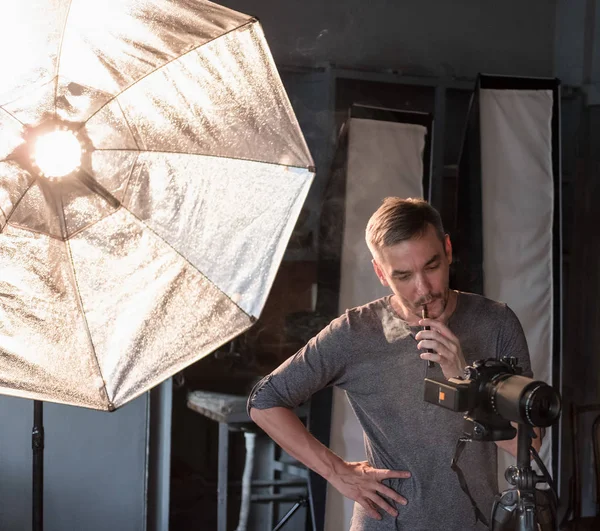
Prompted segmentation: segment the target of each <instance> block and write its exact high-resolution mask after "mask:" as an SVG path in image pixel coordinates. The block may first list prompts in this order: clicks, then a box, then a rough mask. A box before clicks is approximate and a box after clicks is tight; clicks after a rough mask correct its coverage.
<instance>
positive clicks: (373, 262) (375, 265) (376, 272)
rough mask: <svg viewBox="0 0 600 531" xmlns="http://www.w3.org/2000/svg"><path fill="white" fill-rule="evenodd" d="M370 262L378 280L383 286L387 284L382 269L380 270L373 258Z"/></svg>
mask: <svg viewBox="0 0 600 531" xmlns="http://www.w3.org/2000/svg"><path fill="white" fill-rule="evenodd" d="M371 263H372V264H373V269H374V270H375V274H376V275H377V278H378V279H379V282H381V284H382V285H383V286H386V287H387V286H389V284H388V281H387V280H386V279H385V275H384V274H383V271H382V270H381V267H380V266H379V264H378V263H377V261H376V260H375V258H373V260H371Z"/></svg>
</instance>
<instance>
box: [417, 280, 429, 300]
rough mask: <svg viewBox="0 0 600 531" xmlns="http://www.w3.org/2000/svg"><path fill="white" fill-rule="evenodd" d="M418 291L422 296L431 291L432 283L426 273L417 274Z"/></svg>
mask: <svg viewBox="0 0 600 531" xmlns="http://www.w3.org/2000/svg"><path fill="white" fill-rule="evenodd" d="M417 293H418V294H419V296H420V297H424V296H426V295H429V294H430V293H431V283H430V282H429V279H428V278H427V277H426V276H425V275H418V276H417Z"/></svg>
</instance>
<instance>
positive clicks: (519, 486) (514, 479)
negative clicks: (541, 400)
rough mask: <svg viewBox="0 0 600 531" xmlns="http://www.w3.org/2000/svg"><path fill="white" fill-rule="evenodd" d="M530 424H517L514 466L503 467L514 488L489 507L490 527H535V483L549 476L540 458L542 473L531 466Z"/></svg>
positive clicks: (525, 530)
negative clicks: (490, 508)
mask: <svg viewBox="0 0 600 531" xmlns="http://www.w3.org/2000/svg"><path fill="white" fill-rule="evenodd" d="M530 430H531V428H530V427H529V426H525V425H523V424H519V425H518V427H517V466H510V467H508V468H507V469H506V472H505V477H506V480H507V481H508V482H509V483H510V484H511V485H514V488H511V489H508V490H505V491H504V492H502V494H500V495H499V496H497V497H496V501H495V502H494V506H493V508H492V517H491V531H537V530H538V521H537V514H536V500H535V493H536V488H535V487H536V485H537V484H538V483H546V482H547V483H548V484H549V485H551V480H550V477H549V475H548V472H547V470H546V469H545V467H544V465H543V463H542V462H541V461H537V460H536V461H537V462H538V465H541V466H540V468H541V469H542V471H543V472H544V474H545V475H539V474H537V473H536V472H535V471H534V470H533V469H532V468H531V461H530V458H531V451H530V447H531V434H530V433H531V431H530Z"/></svg>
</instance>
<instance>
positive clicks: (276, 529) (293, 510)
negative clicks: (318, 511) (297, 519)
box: [273, 498, 306, 531]
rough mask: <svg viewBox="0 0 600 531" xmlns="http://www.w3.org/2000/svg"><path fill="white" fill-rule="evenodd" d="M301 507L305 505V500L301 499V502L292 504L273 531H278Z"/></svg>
mask: <svg viewBox="0 0 600 531" xmlns="http://www.w3.org/2000/svg"><path fill="white" fill-rule="evenodd" d="M303 505H306V498H302V499H301V500H299V501H298V502H296V503H295V504H294V506H293V507H292V508H291V509H290V510H289V511H288V512H287V513H286V514H285V516H284V517H283V518H282V519H281V520H279V523H278V524H277V525H276V526H275V528H274V529H273V531H279V530H280V529H281V528H282V527H283V526H284V525H285V524H286V522H287V521H288V520H289V519H290V518H291V517H292V516H294V513H295V512H296V511H297V510H298V509H300V507H302V506H303Z"/></svg>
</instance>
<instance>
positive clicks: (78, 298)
mask: <svg viewBox="0 0 600 531" xmlns="http://www.w3.org/2000/svg"><path fill="white" fill-rule="evenodd" d="M65 246H66V248H67V255H68V257H69V263H70V264H71V277H72V279H73V282H74V283H75V298H76V301H77V306H78V308H79V311H80V312H81V317H82V319H83V322H84V323H85V333H86V335H87V337H88V341H89V342H90V346H91V348H92V353H93V356H92V358H93V360H94V361H95V362H96V368H97V369H98V375H99V376H100V378H101V379H102V391H104V397H105V399H106V403H107V405H108V408H109V409H111V406H112V408H114V406H113V405H112V402H111V400H110V397H109V396H108V390H107V389H106V380H105V379H104V375H103V374H102V369H101V367H100V361H99V360H98V354H97V353H96V347H95V346H94V340H93V338H92V333H91V332H90V325H89V323H88V320H87V317H86V315H85V311H84V308H83V301H82V300H81V295H80V293H81V292H80V291H79V282H77V274H76V273H75V263H74V262H73V253H72V252H71V246H70V244H69V240H66V241H65Z"/></svg>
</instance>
